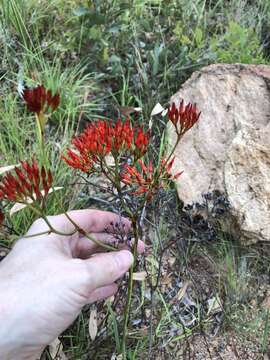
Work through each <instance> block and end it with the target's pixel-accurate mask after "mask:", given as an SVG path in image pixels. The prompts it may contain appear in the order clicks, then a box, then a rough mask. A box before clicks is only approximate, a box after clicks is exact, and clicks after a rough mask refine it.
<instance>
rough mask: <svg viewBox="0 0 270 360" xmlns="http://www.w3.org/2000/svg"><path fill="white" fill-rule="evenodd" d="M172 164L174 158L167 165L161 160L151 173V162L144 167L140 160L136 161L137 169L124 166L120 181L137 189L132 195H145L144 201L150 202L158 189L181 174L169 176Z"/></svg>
mask: <svg viewBox="0 0 270 360" xmlns="http://www.w3.org/2000/svg"><path fill="white" fill-rule="evenodd" d="M173 162H174V158H173V159H172V160H171V161H170V162H169V163H167V162H166V161H165V160H162V161H161V163H160V165H159V167H158V168H157V170H155V171H153V165H152V162H151V161H150V163H149V166H146V165H145V164H144V163H143V161H142V160H141V159H140V160H138V164H139V167H135V166H129V165H126V167H125V170H124V173H123V174H122V181H123V183H125V184H127V185H131V186H135V187H136V188H137V189H136V190H135V192H134V193H133V194H134V195H142V194H146V200H147V201H150V200H151V199H152V197H153V196H154V195H155V194H156V193H157V191H158V190H159V189H161V188H164V187H165V186H166V184H167V183H168V182H169V181H171V180H175V179H177V178H178V177H179V176H180V175H181V174H182V172H179V173H177V174H176V175H172V174H171V168H172V165H173Z"/></svg>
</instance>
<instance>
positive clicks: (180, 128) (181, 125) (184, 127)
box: [168, 100, 201, 136]
mask: <svg viewBox="0 0 270 360" xmlns="http://www.w3.org/2000/svg"><path fill="white" fill-rule="evenodd" d="M200 115H201V113H200V112H198V111H197V107H196V104H195V105H193V104H191V103H188V104H187V105H185V104H184V100H182V101H181V102H180V105H179V107H178V108H176V105H175V103H173V104H172V105H171V106H170V107H169V109H168V117H169V119H170V121H171V122H172V123H173V125H174V126H175V129H176V133H177V135H178V136H182V135H183V134H184V133H185V132H187V131H188V130H189V129H191V128H192V126H193V125H194V124H195V123H196V122H197V121H198V120H199V117H200Z"/></svg>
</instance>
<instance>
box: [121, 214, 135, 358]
mask: <svg viewBox="0 0 270 360" xmlns="http://www.w3.org/2000/svg"><path fill="white" fill-rule="evenodd" d="M132 228H133V232H134V245H133V257H134V260H133V263H132V265H131V267H130V269H129V278H128V294H127V303H126V307H125V313H124V328H123V338H122V360H126V359H127V354H126V342H127V335H128V331H127V330H128V321H129V314H130V307H131V300H132V293H133V273H134V269H135V266H136V261H137V248H138V242H139V232H138V224H137V219H136V218H133V220H132Z"/></svg>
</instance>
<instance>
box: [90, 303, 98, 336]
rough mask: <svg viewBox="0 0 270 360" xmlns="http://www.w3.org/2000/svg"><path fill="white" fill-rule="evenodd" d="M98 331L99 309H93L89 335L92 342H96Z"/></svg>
mask: <svg viewBox="0 0 270 360" xmlns="http://www.w3.org/2000/svg"><path fill="white" fill-rule="evenodd" d="M97 331H98V327H97V309H92V310H91V311H90V317H89V335H90V338H91V340H92V341H93V340H95V338H96V336H97Z"/></svg>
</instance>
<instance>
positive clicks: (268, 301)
mask: <svg viewBox="0 0 270 360" xmlns="http://www.w3.org/2000/svg"><path fill="white" fill-rule="evenodd" d="M262 306H263V307H264V308H266V309H270V296H267V297H266V298H265V299H264V300H263V302H262Z"/></svg>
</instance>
